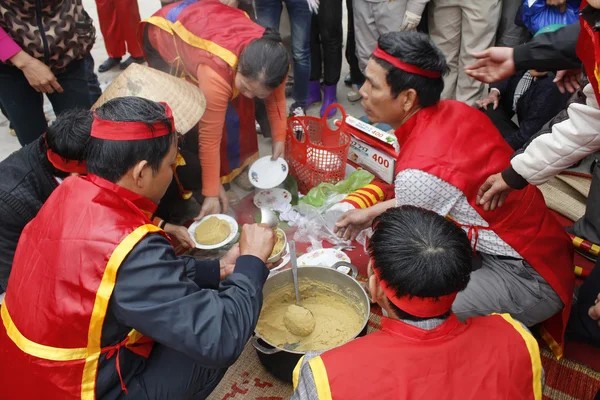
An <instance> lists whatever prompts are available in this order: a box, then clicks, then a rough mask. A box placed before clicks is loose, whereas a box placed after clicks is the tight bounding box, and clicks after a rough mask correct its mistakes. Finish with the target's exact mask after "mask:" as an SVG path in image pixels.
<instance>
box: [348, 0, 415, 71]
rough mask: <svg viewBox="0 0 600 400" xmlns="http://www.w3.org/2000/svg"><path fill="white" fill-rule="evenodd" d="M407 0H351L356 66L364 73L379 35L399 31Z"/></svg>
mask: <svg viewBox="0 0 600 400" xmlns="http://www.w3.org/2000/svg"><path fill="white" fill-rule="evenodd" d="M406 4H407V0H393V1H388V0H383V1H378V2H373V1H367V0H353V1H352V10H353V11H354V36H355V38H356V39H355V40H356V57H358V66H359V67H360V70H361V71H362V72H363V73H364V72H365V68H367V63H368V62H369V58H370V57H371V53H373V50H375V47H376V46H377V40H378V39H379V36H381V35H383V34H385V33H389V32H395V31H399V30H400V27H401V26H402V22H403V21H404V14H405V13H406Z"/></svg>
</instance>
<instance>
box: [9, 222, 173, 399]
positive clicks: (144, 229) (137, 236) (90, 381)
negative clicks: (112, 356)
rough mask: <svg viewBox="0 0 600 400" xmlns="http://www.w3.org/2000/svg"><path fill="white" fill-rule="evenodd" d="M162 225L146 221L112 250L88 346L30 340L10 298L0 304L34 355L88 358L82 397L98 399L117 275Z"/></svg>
mask: <svg viewBox="0 0 600 400" xmlns="http://www.w3.org/2000/svg"><path fill="white" fill-rule="evenodd" d="M160 231H161V229H160V228H158V227H157V226H156V225H152V224H146V225H142V226H140V227H138V228H137V229H135V230H134V231H133V232H131V233H130V234H129V235H127V236H126V237H125V239H123V241H122V242H121V243H119V245H118V246H117V248H116V249H115V250H114V251H113V253H112V254H111V256H110V258H109V260H108V263H107V264H106V269H105V270H104V274H103V276H102V281H101V282H100V286H99V287H98V291H97V292H96V299H95V301H94V308H93V310H92V316H91V320H90V325H89V329H88V345H87V347H85V348H59V347H52V346H46V345H43V344H40V343H36V342H33V341H32V340H29V339H28V338H27V337H25V335H23V334H22V333H21V332H20V331H19V329H18V328H17V326H16V325H15V324H14V322H13V320H12V318H11V316H10V313H9V311H8V307H7V302H6V300H5V301H4V303H3V304H2V306H1V307H0V316H1V318H2V323H3V324H4V328H5V329H6V333H7V336H8V337H9V338H10V339H11V340H12V341H13V343H14V344H15V345H16V346H17V347H18V348H19V349H20V350H21V351H22V352H24V353H26V354H29V355H30V356H33V357H37V358H41V359H44V360H51V361H74V360H85V366H84V371H83V376H82V380H81V398H82V399H91V400H94V399H95V397H96V394H95V389H96V374H97V371H98V360H99V359H100V354H101V352H102V348H101V347H100V341H101V339H102V326H103V325H104V318H105V317H106V310H107V309H108V302H109V300H110V297H111V295H112V292H113V290H114V287H115V283H116V279H117V271H118V270H119V267H120V266H121V264H122V262H123V260H124V259H125V257H127V255H128V254H129V253H130V252H131V250H132V249H133V248H134V247H135V245H136V244H138V243H139V242H140V240H142V239H143V238H144V237H145V236H146V235H147V234H149V233H154V232H160ZM143 337H144V336H143V335H142V334H140V333H139V332H137V331H135V330H132V331H131V332H130V333H129V334H128V340H127V344H134V343H135V342H137V341H139V340H140V339H141V338H143Z"/></svg>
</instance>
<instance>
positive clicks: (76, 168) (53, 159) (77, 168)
mask: <svg viewBox="0 0 600 400" xmlns="http://www.w3.org/2000/svg"><path fill="white" fill-rule="evenodd" d="M46 158H47V159H48V161H49V162H50V164H52V165H53V166H54V168H56V169H58V170H60V171H63V172H68V173H70V174H79V175H85V174H87V168H86V165H85V161H76V160H67V159H66V158H63V157H61V156H59V155H58V154H56V153H55V152H53V151H52V150H51V149H50V147H48V150H46Z"/></svg>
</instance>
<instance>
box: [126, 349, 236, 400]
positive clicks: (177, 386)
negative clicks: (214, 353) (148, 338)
mask: <svg viewBox="0 0 600 400" xmlns="http://www.w3.org/2000/svg"><path fill="white" fill-rule="evenodd" d="M225 372H227V368H218V369H213V368H207V367H204V366H202V365H200V364H198V363H197V362H196V361H194V360H192V359H191V358H189V357H188V356H187V355H185V354H183V353H179V352H177V351H175V350H172V349H170V348H168V347H165V346H163V345H160V344H156V345H154V349H153V350H152V353H150V358H148V361H147V363H146V368H145V369H144V370H143V371H142V372H140V373H139V374H137V375H136V376H134V378H133V381H132V382H131V383H130V384H129V385H128V387H127V389H128V391H129V393H128V394H127V395H126V396H125V394H124V393H122V395H121V396H120V397H119V398H123V399H139V400H154V399H156V400H159V399H193V400H201V399H206V398H207V397H208V396H209V395H210V393H211V392H212V391H213V390H214V389H215V387H217V385H218V384H219V382H220V381H221V379H223V376H224V375H225Z"/></svg>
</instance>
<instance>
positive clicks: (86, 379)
mask: <svg viewBox="0 0 600 400" xmlns="http://www.w3.org/2000/svg"><path fill="white" fill-rule="evenodd" d="M160 231H161V229H160V228H158V227H157V226H156V225H153V224H146V225H142V226H140V227H138V228H137V229H136V230H134V231H133V232H131V233H130V234H129V235H127V236H126V237H125V239H123V240H122V241H121V243H119V245H118V246H117V248H116V249H115V250H114V251H113V252H112V254H111V256H110V258H109V259H108V263H107V264H106V269H105V270H104V275H102V281H101V282H100V287H99V288H98V291H97V292H96V300H95V301H94V308H93V310H92V318H91V320H90V327H89V330H88V345H87V350H88V354H90V356H89V357H87V358H86V360H85V366H84V369H83V377H82V379H81V398H82V399H91V400H94V399H95V388H96V374H97V372H98V360H99V359H100V353H101V351H102V349H101V344H100V341H101V339H102V326H103V325H104V318H105V317H106V310H107V309H108V302H109V300H110V297H111V295H112V292H113V290H114V288H115V284H116V282H117V271H118V270H119V267H120V266H121V264H122V263H123V260H125V257H127V255H128V254H129V253H130V252H131V250H132V249H133V248H134V247H135V245H136V244H138V243H139V242H140V241H141V240H142V239H143V238H144V237H145V236H146V235H147V234H149V233H155V232H160Z"/></svg>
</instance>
